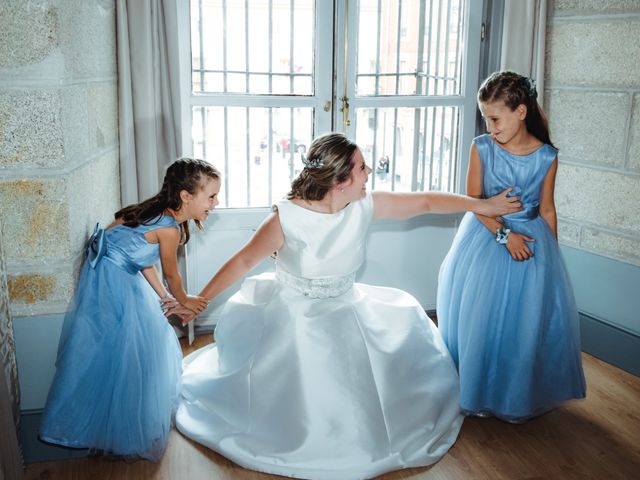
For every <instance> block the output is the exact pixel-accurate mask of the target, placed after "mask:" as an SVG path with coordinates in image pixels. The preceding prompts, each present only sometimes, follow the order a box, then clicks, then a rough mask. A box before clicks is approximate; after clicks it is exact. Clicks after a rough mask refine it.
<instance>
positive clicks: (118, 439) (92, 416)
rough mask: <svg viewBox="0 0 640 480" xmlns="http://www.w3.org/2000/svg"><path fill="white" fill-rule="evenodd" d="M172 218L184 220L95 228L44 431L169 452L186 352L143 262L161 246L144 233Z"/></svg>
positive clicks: (78, 442) (126, 450) (75, 442)
mask: <svg viewBox="0 0 640 480" xmlns="http://www.w3.org/2000/svg"><path fill="white" fill-rule="evenodd" d="M163 227H175V228H178V225H177V224H176V222H175V220H174V219H173V217H170V216H161V217H159V218H158V219H155V220H151V221H150V222H149V224H148V225H139V226H137V227H135V228H129V227H126V226H124V225H118V226H115V227H113V228H110V229H108V230H99V229H98V228H97V227H96V232H95V233H94V235H93V237H92V238H91V240H90V242H89V248H88V249H87V250H88V255H87V260H86V261H85V263H84V265H83V267H82V271H81V274H80V280H79V283H78V287H77V290H76V293H75V297H74V299H73V302H72V305H71V309H70V311H69V312H68V313H67V315H66V317H65V321H64V325H63V328H62V335H61V337H60V343H59V346H58V358H57V361H56V374H55V377H54V380H53V384H52V386H51V389H50V390H49V396H48V398H47V404H46V407H45V411H44V414H43V418H42V423H41V426H40V438H41V439H42V440H44V441H46V442H50V443H56V444H60V445H64V446H68V447H76V448H89V449H92V450H95V451H99V452H104V453H107V454H112V455H118V456H126V457H136V458H146V459H148V460H152V461H157V460H159V459H160V457H161V456H162V453H163V452H164V450H165V448H166V445H167V441H168V436H169V431H170V430H171V426H172V422H173V418H174V414H175V410H176V408H177V404H178V395H179V391H180V382H181V362H182V353H181V350H180V345H179V343H178V340H177V337H176V335H175V333H174V331H173V329H172V328H171V326H170V325H169V324H168V323H167V320H166V318H165V317H164V315H163V313H162V311H161V309H160V304H159V302H158V295H157V294H156V293H155V291H154V290H153V289H152V288H151V286H150V285H149V283H148V282H147V280H146V279H145V278H144V276H143V275H142V273H141V272H140V270H141V269H142V268H143V267H146V266H149V265H153V264H155V263H156V262H157V261H158V259H159V255H160V251H159V250H160V248H159V244H151V243H149V242H147V240H146V239H145V236H144V233H145V232H148V231H150V230H154V229H157V228H163Z"/></svg>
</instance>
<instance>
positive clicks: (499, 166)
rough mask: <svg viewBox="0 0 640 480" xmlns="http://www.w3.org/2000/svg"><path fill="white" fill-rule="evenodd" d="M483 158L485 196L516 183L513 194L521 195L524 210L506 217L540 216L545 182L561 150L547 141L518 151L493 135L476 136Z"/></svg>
mask: <svg viewBox="0 0 640 480" xmlns="http://www.w3.org/2000/svg"><path fill="white" fill-rule="evenodd" d="M473 142H474V143H475V145H476V147H477V149H478V153H479V154H480V161H481V162H482V170H483V173H482V176H483V194H484V197H485V198H488V197H491V196H493V195H496V194H498V193H500V192H502V191H503V190H505V189H506V188H509V187H512V188H513V190H512V192H511V194H510V195H516V196H520V201H521V202H522V208H523V210H522V211H520V212H517V213H512V214H510V215H505V216H504V217H503V218H504V219H505V220H508V221H510V222H526V221H528V220H532V219H534V218H536V217H537V216H538V210H539V206H540V194H541V192H542V184H543V182H544V177H545V176H546V174H547V172H548V170H549V167H550V166H551V164H552V163H553V161H554V160H555V158H556V156H557V154H558V151H557V150H556V149H555V148H553V147H552V146H551V145H548V144H544V145H542V146H541V147H540V148H538V149H537V150H534V151H533V152H531V153H529V154H528V155H514V154H513V153H510V152H508V151H506V150H505V149H504V148H502V147H501V146H500V145H498V144H497V143H496V142H495V141H494V140H493V139H492V138H491V136H490V135H487V134H485V135H481V136H479V137H476V138H475V139H474V140H473Z"/></svg>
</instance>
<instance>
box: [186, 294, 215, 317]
mask: <svg viewBox="0 0 640 480" xmlns="http://www.w3.org/2000/svg"><path fill="white" fill-rule="evenodd" d="M182 306H183V307H186V308H188V309H189V310H193V311H194V312H196V313H200V312H202V311H203V310H204V309H205V308H207V307H208V306H209V300H207V299H206V298H204V297H199V296H197V295H187V299H186V300H185V301H184V302H182Z"/></svg>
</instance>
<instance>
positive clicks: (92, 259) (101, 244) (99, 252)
mask: <svg viewBox="0 0 640 480" xmlns="http://www.w3.org/2000/svg"><path fill="white" fill-rule="evenodd" d="M104 234H105V230H104V228H100V224H99V223H96V228H95V229H94V230H93V235H91V238H90V239H89V246H88V247H87V259H88V260H89V264H90V265H91V268H96V265H97V264H98V262H100V259H101V258H102V257H103V256H104V255H105V253H107V242H106V239H105V238H104Z"/></svg>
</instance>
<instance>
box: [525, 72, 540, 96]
mask: <svg viewBox="0 0 640 480" xmlns="http://www.w3.org/2000/svg"><path fill="white" fill-rule="evenodd" d="M525 85H526V86H527V89H528V92H527V93H528V94H529V96H530V97H533V98H536V97H537V96H538V91H537V90H536V81H535V80H534V79H533V78H531V77H528V78H525Z"/></svg>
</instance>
